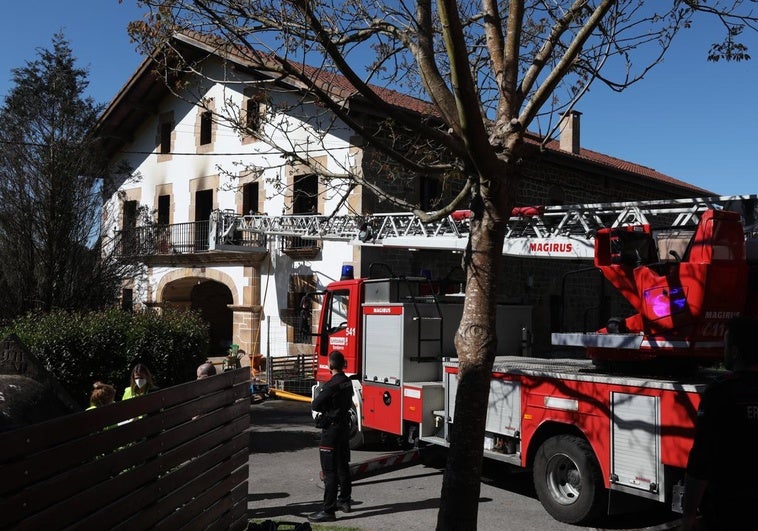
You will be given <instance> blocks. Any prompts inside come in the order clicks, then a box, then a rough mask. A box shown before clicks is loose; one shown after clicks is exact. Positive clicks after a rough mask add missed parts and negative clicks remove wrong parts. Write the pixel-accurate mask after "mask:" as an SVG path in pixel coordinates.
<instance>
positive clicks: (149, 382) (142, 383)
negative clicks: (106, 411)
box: [121, 363, 158, 400]
mask: <svg viewBox="0 0 758 531" xmlns="http://www.w3.org/2000/svg"><path fill="white" fill-rule="evenodd" d="M157 390H158V386H157V385H155V382H154V381H153V375H152V374H151V373H150V369H148V368H147V366H146V365H145V364H143V363H138V364H137V365H135V366H134V368H133V369H132V375H131V379H130V383H129V387H127V388H126V389H124V396H122V397H121V400H126V399H128V398H134V397H135V396H143V395H146V394H148V393H152V392H153V391H157Z"/></svg>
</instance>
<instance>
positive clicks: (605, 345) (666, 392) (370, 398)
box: [314, 209, 756, 524]
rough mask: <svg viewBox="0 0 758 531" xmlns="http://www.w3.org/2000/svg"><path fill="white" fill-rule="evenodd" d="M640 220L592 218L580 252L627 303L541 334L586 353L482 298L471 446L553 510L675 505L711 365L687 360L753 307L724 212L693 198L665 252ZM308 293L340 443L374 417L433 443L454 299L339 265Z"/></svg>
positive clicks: (448, 381) (447, 411) (713, 352)
mask: <svg viewBox="0 0 758 531" xmlns="http://www.w3.org/2000/svg"><path fill="white" fill-rule="evenodd" d="M652 232H653V231H652V230H651V226H650V225H649V224H642V225H619V226H616V227H609V228H602V229H599V230H598V231H596V233H595V244H594V263H595V266H596V267H597V268H598V269H600V271H601V272H602V273H603V275H604V276H605V277H606V278H607V279H608V281H609V282H611V283H612V284H613V285H614V286H615V287H616V288H617V289H618V290H619V291H620V292H621V293H622V294H623V295H624V297H625V298H626V299H627V300H628V301H629V302H630V303H631V305H632V306H633V307H634V309H635V310H636V311H637V313H635V314H634V315H631V316H628V317H626V318H625V319H622V320H618V321H615V322H613V323H609V325H608V326H607V327H605V328H603V329H601V330H598V331H596V332H595V333H591V334H587V333H568V334H566V333H564V334H560V333H556V334H553V343H554V344H556V345H561V346H566V345H572V346H583V347H586V352H587V358H586V359H544V358H534V357H526V356H524V355H523V354H524V353H525V347H526V346H527V345H526V342H525V341H523V340H525V339H528V333H530V332H531V330H532V323H531V309H530V308H529V307H528V306H514V305H504V306H501V307H500V308H499V310H498V316H497V323H498V324H497V334H498V352H497V357H496V361H495V365H494V369H493V373H492V381H491V385H490V395H489V396H490V398H489V407H488V414H487V421H486V432H485V448H484V455H485V457H487V458H491V459H496V460H499V461H504V462H507V463H510V464H513V465H516V466H519V467H529V468H531V469H532V471H533V479H534V486H535V489H536V492H537V494H538V496H539V499H540V501H541V502H542V504H543V506H544V507H545V509H546V510H547V511H548V512H549V513H550V514H551V515H552V516H553V517H554V518H556V519H557V520H560V521H562V522H566V523H572V524H578V523H586V522H589V521H591V520H592V519H593V518H594V517H596V516H598V514H599V513H600V512H601V511H603V510H604V509H606V508H607V506H608V494H609V493H610V492H611V491H619V492H625V493H629V494H633V495H637V496H641V497H644V498H648V499H651V500H656V501H659V502H665V503H669V504H670V505H671V506H672V508H674V509H676V508H677V507H678V504H679V500H680V497H681V490H682V479H683V471H684V467H685V465H686V461H687V456H688V454H689V450H690V447H691V445H692V436H693V427H694V418H695V413H696V411H697V407H698V404H699V395H700V393H701V392H702V391H703V389H704V388H705V386H706V385H707V383H708V382H709V381H710V380H711V379H712V378H713V377H714V375H715V371H714V370H713V369H707V368H706V369H694V366H695V364H696V363H700V364H704V365H708V364H712V363H713V362H717V361H718V360H720V359H721V354H722V348H723V332H724V325H725V323H726V321H728V319H729V318H731V317H733V316H736V315H740V314H743V313H746V312H751V313H755V307H756V304H755V302H756V293H755V290H754V286H753V287H752V288H751V289H753V291H752V292H750V293H748V277H749V274H750V272H749V267H748V263H747V260H746V254H745V231H744V230H743V223H742V221H741V217H740V215H739V214H738V213H735V212H730V211H725V210H714V209H708V210H705V211H703V212H701V214H700V215H699V216H698V223H697V226H696V228H695V230H694V234H693V235H692V237H691V238H690V242H689V245H688V246H687V247H686V249H685V251H684V254H683V255H682V256H678V257H677V259H676V260H673V261H661V260H660V259H659V257H658V252H657V249H656V243H655V241H654V239H653V235H652ZM572 245H576V244H575V242H574V243H573V244H572ZM548 247H549V246H544V245H543V246H542V248H543V249H545V248H548ZM553 247H554V246H553ZM322 295H323V300H322V307H321V314H320V323H319V328H318V336H317V343H316V353H317V358H318V368H317V374H316V379H317V381H325V380H327V379H328V378H329V371H328V364H327V356H328V354H329V353H330V352H331V351H333V350H340V351H342V352H343V353H344V354H345V357H346V359H347V361H348V365H347V371H346V372H347V373H348V374H350V375H352V378H353V379H354V387H355V391H356V394H355V396H356V400H355V411H354V412H353V414H354V418H353V423H354V432H353V440H352V442H353V444H354V445H356V446H357V445H359V444H360V443H361V442H362V437H363V434H364V433H365V432H368V431H370V430H375V431H378V432H381V433H384V434H392V435H395V436H398V437H402V438H404V439H405V440H406V441H409V442H417V441H418V442H420V443H422V444H435V445H442V446H447V445H449V436H450V426H451V424H452V423H453V422H455V397H456V390H457V370H458V369H457V363H456V357H455V349H454V346H453V334H454V332H455V330H456V328H457V325H458V323H459V321H460V318H461V307H462V305H461V304H460V301H455V300H454V299H455V297H451V296H446V295H439V296H437V295H434V289H433V288H430V287H429V283H428V281H427V280H426V279H425V278H384V279H373V278H359V279H354V278H350V275H349V273H348V274H347V275H346V278H343V279H341V280H340V281H336V282H333V283H331V284H329V285H328V286H327V288H326V290H325V291H324V292H323V293H322ZM631 361H633V362H635V363H634V364H630V363H629V362H631ZM656 361H657V362H660V361H666V362H669V363H667V364H664V365H656V364H655V363H654V362H656ZM621 362H623V370H621V369H619V368H618V367H619V366H621ZM660 366H665V367H667V368H668V370H669V373H667V374H668V375H667V376H664V375H663V374H661V373H660V371H656V368H658V367H660ZM314 389H315V388H314ZM314 392H315V391H314Z"/></svg>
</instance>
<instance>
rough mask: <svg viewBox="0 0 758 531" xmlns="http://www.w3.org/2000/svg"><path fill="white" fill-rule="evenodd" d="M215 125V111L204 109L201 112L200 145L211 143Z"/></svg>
mask: <svg viewBox="0 0 758 531" xmlns="http://www.w3.org/2000/svg"><path fill="white" fill-rule="evenodd" d="M212 126H213V113H211V111H203V112H202V113H201V114H200V145H201V146H205V145H207V144H210V143H211V136H212V131H213V129H212Z"/></svg>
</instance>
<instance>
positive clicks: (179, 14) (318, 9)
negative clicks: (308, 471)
mask: <svg viewBox="0 0 758 531" xmlns="http://www.w3.org/2000/svg"><path fill="white" fill-rule="evenodd" d="M141 4H142V5H143V6H145V7H146V8H147V9H148V13H147V15H146V17H145V18H144V19H143V20H141V21H136V22H134V23H133V24H132V25H131V29H130V31H131V34H132V35H133V36H134V37H135V38H137V40H138V41H139V42H140V43H141V44H142V46H144V50H145V51H146V52H148V53H152V52H154V51H156V50H160V51H161V53H162V54H163V55H162V57H164V58H166V59H167V60H166V62H165V65H164V66H165V68H166V70H165V73H166V77H167V79H169V76H168V73H169V72H170V71H172V72H174V73H176V70H175V69H178V70H180V71H183V72H184V73H185V74H186V73H192V74H201V72H200V70H199V69H197V68H196V62H195V60H194V58H189V57H187V58H183V59H185V60H184V61H182V60H181V59H182V58H181V50H180V49H179V48H175V47H173V44H172V43H173V38H174V37H175V36H176V35H177V33H181V32H199V33H200V34H204V35H211V36H213V37H214V38H215V39H216V40H215V42H216V43H217V46H216V49H215V51H216V52H218V53H219V55H222V56H223V55H224V53H227V52H229V51H230V50H234V51H235V52H242V53H246V54H249V55H250V56H258V57H260V58H261V68H265V69H267V70H268V72H269V73H271V74H275V75H278V76H280V77H281V78H287V79H290V80H295V81H296V82H297V83H298V84H299V85H300V86H302V87H305V88H306V89H307V90H308V91H309V93H310V95H311V97H313V98H315V100H316V101H318V103H319V104H320V105H322V106H323V107H324V108H326V109H328V110H329V111H331V112H332V113H334V115H336V116H337V117H338V118H339V119H340V120H342V121H343V122H344V123H345V124H347V125H348V126H349V127H351V128H352V129H353V130H354V131H355V132H356V133H357V134H358V135H360V136H361V137H362V138H363V140H364V144H363V145H364V147H365V146H371V147H373V148H374V149H376V150H378V151H380V152H381V153H382V154H383V155H384V156H385V157H386V158H387V159H389V160H391V161H392V164H388V165H386V167H384V168H383V175H384V176H385V177H386V179H387V181H388V182H389V181H390V180H394V179H395V178H415V177H418V176H424V178H426V179H435V180H438V181H439V182H440V183H441V184H443V185H445V186H452V187H453V188H452V189H450V190H449V191H450V192H451V193H450V198H451V200H450V201H447V202H441V203H439V204H438V205H437V206H436V207H435V208H434V209H433V210H432V211H431V212H429V211H426V210H425V209H422V208H421V205H419V204H412V203H410V202H409V200H408V199H407V198H406V197H401V196H398V195H397V194H395V195H393V193H392V191H391V190H389V189H387V188H386V187H383V186H382V182H376V181H374V182H367V181H366V179H365V176H364V175H361V174H360V173H358V172H355V171H351V169H349V168H346V170H345V174H344V175H342V176H340V177H342V178H346V179H349V180H351V181H352V182H353V183H354V184H355V185H363V186H364V187H365V188H367V189H369V190H370V191H372V192H374V193H376V194H378V195H380V196H381V197H382V198H383V199H385V200H391V201H393V202H394V203H395V204H397V205H398V206H400V207H405V208H407V207H409V206H410V207H412V208H415V209H416V210H415V211H416V213H417V215H418V216H419V217H422V218H434V217H439V216H442V215H445V214H448V213H450V212H451V211H452V210H453V209H455V208H457V207H459V205H461V204H466V203H467V206H468V207H469V208H470V209H471V211H472V213H473V218H472V222H471V231H470V239H469V243H468V248H467V251H466V252H465V253H464V259H463V260H464V262H463V263H464V267H465V271H466V277H467V282H466V292H465V294H466V298H465V303H464V314H463V319H462V321H461V323H460V326H459V329H458V332H457V335H456V347H457V351H458V356H459V383H458V393H457V398H456V404H455V411H456V421H455V423H454V424H453V427H452V430H453V431H452V434H451V441H452V442H451V447H450V452H449V455H448V461H447V468H446V471H445V479H444V483H443V488H442V502H441V506H440V511H439V517H438V523H437V527H438V529H457V530H461V529H476V527H477V525H476V523H477V504H478V500H479V492H480V487H479V481H480V473H481V466H482V455H483V440H484V428H485V417H486V410H487V398H488V390H489V382H490V373H491V369H492V366H493V361H494V353H495V348H494V347H495V343H496V341H497V337H496V330H495V315H496V311H495V304H496V300H497V296H496V295H497V291H498V286H499V282H500V278H499V277H498V271H499V265H500V260H501V250H502V247H503V240H504V235H505V228H506V224H507V221H508V218H509V217H510V212H511V208H512V206H513V202H514V197H515V194H516V191H517V187H518V183H519V179H520V164H521V161H522V157H523V154H524V136H525V135H526V133H527V131H536V132H538V133H539V134H540V135H541V136H542V137H543V138H544V139H545V142H546V141H547V140H548V139H549V138H550V137H552V136H553V135H554V134H555V132H556V130H557V128H558V124H559V122H560V118H561V116H563V115H565V114H566V113H567V112H569V111H570V110H572V109H573V107H574V106H575V104H576V103H577V101H578V100H579V99H580V98H581V97H582V95H583V94H584V93H585V92H586V91H587V90H588V89H589V87H590V86H591V85H597V84H603V85H606V86H607V87H609V88H610V89H612V90H615V91H622V90H623V89H625V88H627V87H629V86H631V85H633V84H634V83H637V82H639V81H641V80H642V79H643V78H644V77H645V74H646V73H647V72H648V71H649V70H650V69H651V68H653V67H655V66H657V65H659V64H660V62H661V60H662V58H663V57H664V55H665V54H666V51H667V50H668V48H669V45H670V44H671V42H672V40H673V39H674V38H676V36H677V35H678V34H679V33H680V32H681V31H683V30H686V29H688V28H689V26H690V25H691V23H692V20H693V19H694V17H696V16H700V15H709V16H714V17H717V19H718V20H719V21H720V22H721V23H722V24H723V28H724V38H723V40H722V41H720V42H717V43H714V44H713V46H712V47H711V49H710V52H709V55H708V59H710V60H722V59H723V60H734V61H738V60H746V59H749V51H748V50H747V49H746V48H745V47H744V45H743V44H741V43H740V41H739V39H740V36H741V35H742V33H743V32H744V31H749V30H754V29H755V25H754V24H755V22H756V18H755V17H754V16H753V13H752V11H751V8H752V2H743V1H742V0H734V1H728V2H720V1H713V2H708V3H706V2H700V1H694V0H672V1H669V2H661V1H656V2H644V1H641V0H573V1H558V2H542V1H539V0H513V1H499V0H482V1H481V2H473V1H470V0H438V1H437V2H431V1H429V0H417V1H415V2H403V1H395V0H391V1H372V0H362V1H355V2H329V1H321V0H257V1H240V0H218V1H206V0H194V1H192V0H143V1H142V2H141ZM156 57H158V56H157V55H156ZM331 74H336V75H339V76H340V79H345V80H347V81H348V83H349V85H350V89H349V91H348V92H349V94H353V95H360V96H361V98H363V99H364V101H365V102H367V103H368V105H370V106H372V107H373V108H374V109H375V110H376V111H377V112H380V113H382V114H383V115H384V116H386V117H387V119H386V120H385V121H383V122H382V123H380V124H376V123H366V122H362V121H360V120H356V119H355V115H354V114H351V108H350V106H349V105H346V100H345V98H346V96H345V94H344V93H343V94H341V95H339V94H336V93H335V92H334V91H330V90H328V87H327V86H326V85H324V84H323V83H321V82H320V81H319V80H323V76H324V75H331ZM386 88H390V89H393V90H396V91H402V92H404V93H405V94H407V95H410V96H415V97H417V98H419V101H423V102H427V104H428V105H429V111H428V112H426V113H422V114H421V115H420V114H418V113H410V112H407V108H402V107H401V106H398V105H396V104H395V103H396V102H394V101H392V100H391V99H388V98H386V97H384V93H383V92H382V90H383V89H386ZM196 103H197V102H196ZM223 118H224V119H227V120H229V121H234V120H235V118H234V116H231V115H226V116H224V117H223ZM240 127H241V128H242V129H244V127H245V124H240ZM264 140H266V141H269V142H270V143H271V144H272V148H274V149H279V150H280V152H281V153H282V154H283V156H285V157H286V158H287V159H288V160H293V161H295V160H296V161H297V162H298V163H301V164H306V165H308V164H312V162H311V161H309V160H308V158H307V157H305V156H302V155H299V154H298V153H297V152H295V151H293V150H292V149H289V148H288V147H287V146H282V145H279V146H277V145H275V143H274V142H273V139H272V138H265V139H264ZM421 142H423V144H420V143H421ZM427 144H428V145H433V146H435V150H434V151H430V150H428V149H424V148H423V147H419V146H420V145H421V146H425V145H427ZM430 153H431V155H430ZM312 170H313V171H314V172H317V173H318V172H321V173H323V169H322V168H319V167H317V166H312ZM325 177H326V178H333V177H334V176H333V175H325ZM450 183H454V184H452V185H451V184H450ZM445 186H441V189H445Z"/></svg>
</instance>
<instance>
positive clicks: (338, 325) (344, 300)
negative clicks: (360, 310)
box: [324, 290, 350, 334]
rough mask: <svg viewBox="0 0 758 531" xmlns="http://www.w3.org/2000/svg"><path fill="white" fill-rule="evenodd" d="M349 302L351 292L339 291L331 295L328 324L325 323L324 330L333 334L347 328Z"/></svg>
mask: <svg viewBox="0 0 758 531" xmlns="http://www.w3.org/2000/svg"><path fill="white" fill-rule="evenodd" d="M349 302H350V292H349V291H348V290H338V291H333V292H332V293H331V297H329V308H328V309H327V312H328V313H327V317H326V322H325V323H324V325H325V326H324V328H325V329H326V331H327V332H328V333H330V334H333V333H334V332H336V331H338V330H341V329H344V328H346V327H347V308H348V303H349Z"/></svg>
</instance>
